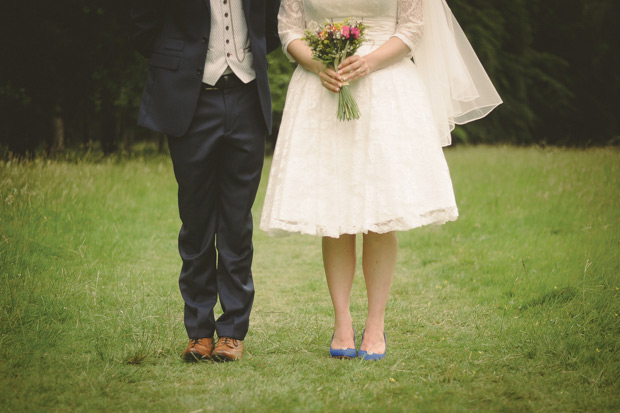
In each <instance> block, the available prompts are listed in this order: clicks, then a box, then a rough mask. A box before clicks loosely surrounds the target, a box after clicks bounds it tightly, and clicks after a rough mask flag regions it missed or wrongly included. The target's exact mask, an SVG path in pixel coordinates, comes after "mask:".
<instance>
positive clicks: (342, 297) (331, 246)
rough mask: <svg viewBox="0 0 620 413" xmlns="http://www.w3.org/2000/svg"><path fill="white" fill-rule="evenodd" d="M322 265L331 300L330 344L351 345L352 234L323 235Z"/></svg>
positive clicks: (342, 346)
mask: <svg viewBox="0 0 620 413" xmlns="http://www.w3.org/2000/svg"><path fill="white" fill-rule="evenodd" d="M323 265H324V266H325V276H326V278H327V286H328V287H329V294H330V295H331V298H332V303H333V304H334V314H335V323H334V341H333V343H332V345H333V347H334V348H354V347H355V342H354V340H353V329H352V323H353V320H352V318H351V311H350V309H349V305H350V303H351V288H352V287H353V277H354V275H355V235H349V234H344V235H341V236H340V238H329V237H323Z"/></svg>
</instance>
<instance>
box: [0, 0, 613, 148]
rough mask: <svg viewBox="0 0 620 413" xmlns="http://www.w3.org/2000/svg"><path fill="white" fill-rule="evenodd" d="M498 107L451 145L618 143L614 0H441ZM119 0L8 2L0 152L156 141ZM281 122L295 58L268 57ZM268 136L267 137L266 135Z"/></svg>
mask: <svg viewBox="0 0 620 413" xmlns="http://www.w3.org/2000/svg"><path fill="white" fill-rule="evenodd" d="M448 2H449V4H450V6H451V8H452V9H453V11H454V14H455V15H456V17H457V19H458V20H459V22H460V23H461V25H462V26H463V29H464V30H465V32H466V33H467V35H468V37H469V39H470V41H471V42H472V44H473V45H474V48H475V49H476V51H477V53H478V55H479V57H480V60H481V61H482V62H483V64H484V65H485V67H486V69H487V71H488V72H489V75H490V77H491V79H493V81H494V83H495V85H496V87H497V89H498V91H499V92H500V95H501V96H502V98H503V99H504V102H505V103H504V105H502V106H500V108H499V109H496V111H495V112H494V113H493V114H492V115H491V116H489V117H488V118H487V119H486V120H485V121H484V122H475V123H473V124H471V125H467V126H465V127H463V128H458V129H457V130H456V131H455V133H454V138H455V141H457V142H458V141H467V142H473V143H478V142H484V143H495V142H504V143H506V142H509V143H516V144H532V143H545V144H559V145H577V146H587V145H605V144H618V137H619V136H620V126H619V119H618V113H620V112H619V110H618V109H619V108H618V104H617V103H616V100H615V98H616V96H615V95H616V93H617V92H618V91H620V71H619V68H620V64H619V63H620V62H619V61H618V60H619V59H620V50H619V44H620V41H619V40H618V39H620V25H619V24H618V23H617V21H616V18H617V17H618V16H620V2H619V1H618V0H495V1H489V0H448ZM128 4H129V2H125V1H109V0H108V1H106V0H57V1H54V2H43V1H34V0H22V1H19V2H11V3H10V4H9V2H3V3H2V8H1V16H2V17H1V22H2V24H1V25H0V44H1V45H2V51H3V56H4V59H3V62H2V64H0V116H1V118H0V119H1V121H0V148H4V151H5V152H6V151H9V152H11V153H14V154H18V155H19V154H22V155H23V154H26V153H31V154H32V153H40V152H41V151H46V152H54V151H62V150H63V149H64V148H66V147H76V148H83V149H90V148H92V147H93V146H96V147H100V148H101V149H102V150H103V152H104V153H106V154H109V153H113V152H116V151H119V150H129V149H130V148H131V145H132V144H133V143H134V142H137V141H142V140H156V141H157V142H159V145H160V147H161V146H162V144H163V137H161V136H159V135H157V134H153V133H151V132H149V131H146V130H143V129H141V128H138V127H137V126H136V117H137V111H138V105H139V101H140V96H141V93H142V86H143V82H144V79H145V73H146V68H147V62H146V61H145V60H144V59H143V58H142V57H141V56H139V55H138V54H137V53H135V52H134V51H133V50H132V49H131V48H130V45H129V43H128V41H127V38H128V33H129V30H130V29H129V21H128ZM269 59H270V71H271V73H270V76H271V83H272V91H273V101H274V120H275V126H276V130H275V131H274V136H275V134H276V133H277V126H278V125H279V120H280V119H281V115H282V108H283V105H284V100H285V96H286V88H287V84H288V80H289V78H290V75H291V72H292V69H293V65H292V64H291V63H289V62H288V61H287V60H286V58H285V57H284V55H283V54H282V53H281V52H276V53H273V54H272V55H270V57H269ZM272 139H273V138H272Z"/></svg>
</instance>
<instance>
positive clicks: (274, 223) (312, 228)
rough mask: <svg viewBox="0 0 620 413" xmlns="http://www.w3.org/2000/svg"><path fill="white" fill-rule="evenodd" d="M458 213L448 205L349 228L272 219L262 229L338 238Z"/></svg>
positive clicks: (432, 221) (276, 233) (442, 219)
mask: <svg viewBox="0 0 620 413" xmlns="http://www.w3.org/2000/svg"><path fill="white" fill-rule="evenodd" d="M458 215H459V213H458V208H457V207H448V208H444V209H437V210H434V211H429V212H426V213H424V214H421V215H419V216H417V217H411V218H405V217H402V218H395V219H390V220H387V221H383V222H380V223H376V224H370V225H360V226H351V227H347V228H344V227H338V228H331V227H327V226H322V225H316V224H311V223H307V222H290V221H282V220H277V219H272V220H271V222H269V224H266V223H264V224H263V223H261V226H260V229H261V230H263V231H265V232H266V233H267V234H268V235H270V236H284V235H289V234H290V233H299V234H304V235H314V236H319V237H331V238H338V237H339V236H340V235H343V234H359V233H363V234H367V233H368V232H374V233H377V234H384V233H386V232H391V231H408V230H411V229H414V228H419V227H423V226H427V225H442V224H445V223H446V222H449V221H456V219H457V218H458Z"/></svg>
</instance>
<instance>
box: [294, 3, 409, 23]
mask: <svg viewBox="0 0 620 413" xmlns="http://www.w3.org/2000/svg"><path fill="white" fill-rule="evenodd" d="M397 9H398V2H397V0H339V1H335V0H307V1H304V14H305V17H306V20H307V21H311V20H313V21H316V22H319V23H320V22H322V21H323V20H325V19H331V18H334V19H339V18H346V17H352V18H357V19H363V18H391V19H393V20H394V22H396V12H397Z"/></svg>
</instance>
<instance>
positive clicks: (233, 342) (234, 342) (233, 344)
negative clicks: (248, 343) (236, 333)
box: [220, 337, 239, 348]
mask: <svg viewBox="0 0 620 413" xmlns="http://www.w3.org/2000/svg"><path fill="white" fill-rule="evenodd" d="M220 340H223V341H224V344H225V345H227V346H228V347H230V348H233V347H237V345H238V343H239V342H238V340H236V339H234V338H230V337H222V338H221V339H220Z"/></svg>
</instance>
